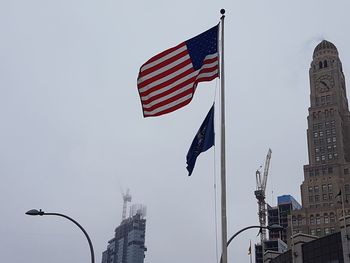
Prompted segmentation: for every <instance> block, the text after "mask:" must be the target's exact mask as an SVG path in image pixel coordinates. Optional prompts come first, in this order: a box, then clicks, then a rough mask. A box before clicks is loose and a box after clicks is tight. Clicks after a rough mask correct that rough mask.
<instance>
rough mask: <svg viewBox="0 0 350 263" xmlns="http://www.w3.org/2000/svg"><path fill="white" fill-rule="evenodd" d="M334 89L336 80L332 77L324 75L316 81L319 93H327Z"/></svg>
mask: <svg viewBox="0 0 350 263" xmlns="http://www.w3.org/2000/svg"><path fill="white" fill-rule="evenodd" d="M333 87H334V79H333V77H332V76H330V75H322V76H321V77H319V78H318V79H317V80H316V89H317V91H318V92H327V91H329V90H331V89H332V88H333Z"/></svg>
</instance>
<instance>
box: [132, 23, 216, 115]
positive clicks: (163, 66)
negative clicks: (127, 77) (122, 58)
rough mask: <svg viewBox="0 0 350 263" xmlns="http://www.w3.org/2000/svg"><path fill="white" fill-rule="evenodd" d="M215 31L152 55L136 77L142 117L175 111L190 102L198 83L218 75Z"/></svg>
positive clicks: (210, 30) (214, 29)
mask: <svg viewBox="0 0 350 263" xmlns="http://www.w3.org/2000/svg"><path fill="white" fill-rule="evenodd" d="M218 29H219V26H218V25H216V26H214V27H212V28H211V29H209V30H207V31H205V32H203V33H202V34H200V35H198V36H195V37H193V38H191V39H189V40H187V41H185V42H182V43H181V44H179V45H177V46H175V47H173V48H170V49H168V50H165V51H163V52H162V53H160V54H158V55H155V56H154V57H152V58H151V59H149V60H148V61H147V62H146V63H144V64H143V65H142V66H141V68H140V72H139V76H138V78H137V87H138V91H139V94H140V98H141V104H142V109H143V115H144V117H152V116H160V115H163V114H166V113H169V112H172V111H175V110H177V109H179V108H181V107H183V106H185V105H187V104H188V103H190V101H191V100H192V97H193V94H194V92H195V89H196V86H197V84H198V83H199V82H202V81H210V80H213V79H215V78H216V77H218V74H219V54H218Z"/></svg>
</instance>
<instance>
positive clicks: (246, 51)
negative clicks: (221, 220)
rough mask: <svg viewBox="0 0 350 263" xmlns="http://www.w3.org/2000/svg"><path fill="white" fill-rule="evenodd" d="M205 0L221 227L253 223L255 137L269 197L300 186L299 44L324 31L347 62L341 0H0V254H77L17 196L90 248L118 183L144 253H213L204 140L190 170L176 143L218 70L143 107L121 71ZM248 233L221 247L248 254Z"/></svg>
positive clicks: (302, 81)
mask: <svg viewBox="0 0 350 263" xmlns="http://www.w3.org/2000/svg"><path fill="white" fill-rule="evenodd" d="M174 3H175V4H174ZM221 8H225V9H226V12H227V13H226V24H225V29H226V31H225V33H226V34H225V40H226V42H225V51H226V54H225V60H226V106H227V107H226V125H227V127H226V134H227V146H226V147H227V184H228V185H227V191H228V195H227V204H228V208H227V209H228V232H229V235H231V234H233V233H234V232H236V231H237V230H239V229H241V228H243V227H245V226H248V225H252V224H257V223H258V217H257V204H256V201H255V197H254V194H253V192H254V190H255V170H256V169H257V168H258V166H259V165H261V164H263V162H264V158H265V155H266V152H267V149H268V147H271V149H272V151H273V153H272V159H271V169H270V175H269V179H268V184H267V185H268V186H267V187H268V190H267V191H268V193H267V201H268V202H270V203H272V204H276V198H277V196H278V195H282V194H292V195H293V196H295V197H296V199H297V200H299V201H300V190H299V186H300V184H301V183H302V180H303V165H304V164H307V163H308V160H307V141H306V128H307V123H306V117H307V114H308V111H307V109H308V107H309V79H308V69H309V65H310V62H311V59H312V52H313V49H314V47H315V46H316V45H317V44H318V42H320V41H321V40H322V39H327V40H329V41H331V42H333V43H334V44H335V45H336V46H337V48H338V50H339V53H340V58H341V60H342V62H343V68H344V73H345V76H346V77H347V78H350V35H349V34H348V32H349V28H350V17H349V13H348V12H349V10H350V2H349V1H348V0H334V1H323V0H308V1H305V0H295V1H283V0H282V1H281V0H265V1H260V0H259V1H258V0H247V1H241V2H238V1H203V0H201V1H199V0H198V1H184V0H178V1H176V2H168V1H156V0H149V1H116V0H114V1H112V0H101V1H91V0H84V1H83V0H70V1H68V0H60V1H39V0H32V1H25V0H11V1H6V0H5V1H1V2H0V34H1V40H0V121H1V129H0V146H1V147H0V175H1V183H0V207H1V211H2V213H1V224H0V261H1V262H13V263H19V262H21V263H22V262H28V263H32V262H33V263H34V262H51V263H58V262H60V263H61V262H67V263H68V262H89V260H90V258H89V257H90V255H89V250H88V245H87V242H86V240H85V237H84V236H83V234H82V233H81V232H80V231H79V230H78V229H76V227H75V226H74V225H72V223H71V222H69V221H66V220H63V219H61V218H54V217H52V218H49V217H42V218H35V217H34V218H33V217H28V216H25V215H24V213H25V212H26V211H27V210H29V209H31V208H42V209H43V210H45V211H48V212H49V211H50V212H61V213H65V214H68V215H70V216H71V217H73V218H75V219H76V220H77V221H79V222H80V223H81V224H82V225H83V226H84V227H85V228H86V230H87V231H88V232H89V234H90V236H91V238H92V241H93V243H94V247H95V253H96V262H100V261H101V253H102V251H103V250H104V249H105V248H106V246H107V241H108V240H109V239H110V238H112V237H113V233H114V228H115V227H116V226H117V225H118V224H119V223H120V219H121V213H122V199H121V189H124V190H125V189H126V188H128V187H129V188H130V189H131V194H132V196H133V201H134V202H136V203H144V204H145V205H147V208H148V215H147V230H146V245H147V247H148V251H147V253H146V260H145V262H146V263H164V262H167V263H175V262H176V263H177V262H184V263H186V262H217V261H216V237H215V202H214V200H215V198H214V197H215V192H214V188H213V184H214V181H215V180H217V178H218V177H219V174H218V172H216V173H215V174H216V176H214V175H213V174H214V173H213V171H214V170H217V169H218V164H217V165H214V152H216V154H215V155H216V156H217V157H216V159H217V160H218V149H219V148H217V149H216V150H215V151H214V149H211V150H209V151H208V152H206V153H204V154H202V155H201V156H200V157H199V158H198V160H197V164H196V167H195V170H194V173H193V176H192V177H187V171H186V169H185V167H186V164H185V156H186V153H187V151H188V148H189V146H190V144H191V141H192V139H193V137H194V135H195V133H196V131H197V129H198V128H199V126H200V124H201V122H202V121H203V119H204V117H205V115H206V114H207V112H208V110H209V108H210V106H211V104H212V102H213V100H214V96H215V88H216V87H218V81H212V82H209V83H201V84H200V85H199V86H198V88H197V91H196V94H195V96H194V99H193V101H192V102H191V103H190V104H189V105H188V106H186V107H185V108H182V109H181V110H178V111H176V112H173V113H171V114H168V115H164V116H163V117H158V118H148V119H144V118H143V117H142V112H141V105H140V101H139V97H138V92H137V88H136V78H137V74H138V70H139V67H140V66H141V64H142V63H144V62H145V61H146V60H147V59H149V58H150V57H151V56H153V55H155V54H156V53H158V52H161V51H163V50H165V49H167V48H169V47H172V46H174V45H176V44H178V43H180V42H182V41H184V40H186V39H188V38H191V37H193V36H195V35H197V34H199V33H201V32H203V31H205V30H206V29H208V28H210V27H212V26H213V25H215V24H216V23H218V21H219V17H220V15H219V10H220V9H221ZM217 194H218V193H217ZM218 201H219V200H218ZM256 234H257V232H256V231H254V230H252V231H247V232H244V233H242V234H241V235H240V236H238V237H237V238H236V239H235V240H234V241H233V243H232V244H231V247H230V248H229V262H249V258H248V256H247V250H248V246H249V240H250V239H251V240H252V242H255V241H257V240H258V238H257V237H256ZM218 240H220V238H219V239H218ZM219 243H220V242H219Z"/></svg>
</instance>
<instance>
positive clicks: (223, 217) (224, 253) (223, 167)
mask: <svg viewBox="0 0 350 263" xmlns="http://www.w3.org/2000/svg"><path fill="white" fill-rule="evenodd" d="M220 13H221V18H220V20H221V56H220V61H221V68H220V80H221V147H220V148H221V238H222V263H227V217H226V154H225V152H226V148H225V75H224V19H225V9H221V10H220Z"/></svg>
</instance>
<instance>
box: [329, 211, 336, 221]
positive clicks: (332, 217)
mask: <svg viewBox="0 0 350 263" xmlns="http://www.w3.org/2000/svg"><path fill="white" fill-rule="evenodd" d="M329 221H330V222H331V223H334V222H335V217H334V213H333V212H332V213H330V214H329Z"/></svg>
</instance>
